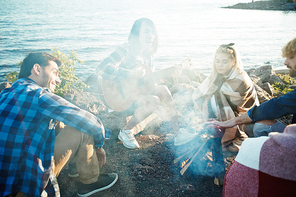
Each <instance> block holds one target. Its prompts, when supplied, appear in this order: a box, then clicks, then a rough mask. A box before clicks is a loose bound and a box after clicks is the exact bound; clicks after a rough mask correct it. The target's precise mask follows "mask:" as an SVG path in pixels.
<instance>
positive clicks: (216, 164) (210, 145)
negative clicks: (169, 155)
mask: <svg viewBox="0 0 296 197" xmlns="http://www.w3.org/2000/svg"><path fill="white" fill-rule="evenodd" d="M219 133H220V131H218V130H217V129H215V128H210V127H207V125H204V126H203V128H202V129H201V130H200V131H199V134H200V135H197V136H196V137H195V138H193V139H192V140H191V141H189V142H188V143H186V144H183V145H180V146H178V151H177V158H176V159H175V160H174V164H175V165H176V166H177V167H180V168H181V170H180V174H181V175H184V173H185V172H186V171H187V169H188V168H189V167H190V166H191V165H192V163H193V162H200V160H201V159H202V158H206V159H208V160H209V161H212V163H213V169H214V170H213V171H214V173H213V175H214V177H215V180H214V183H215V184H216V185H219V186H220V185H223V179H224V175H225V164H224V158H223V153H222V145H221V139H220V138H219V137H218V135H217V134H219ZM208 151H210V152H211V154H210V155H211V156H212V158H211V156H210V155H209V154H207V153H208Z"/></svg>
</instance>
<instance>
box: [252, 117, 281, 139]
mask: <svg viewBox="0 0 296 197" xmlns="http://www.w3.org/2000/svg"><path fill="white" fill-rule="evenodd" d="M285 127H286V125H284V124H283V123H281V122H279V121H277V122H276V123H274V124H273V125H266V124H262V123H255V124H254V127H253V133H254V137H260V136H268V134H269V133H270V132H279V133H283V131H284V129H285Z"/></svg>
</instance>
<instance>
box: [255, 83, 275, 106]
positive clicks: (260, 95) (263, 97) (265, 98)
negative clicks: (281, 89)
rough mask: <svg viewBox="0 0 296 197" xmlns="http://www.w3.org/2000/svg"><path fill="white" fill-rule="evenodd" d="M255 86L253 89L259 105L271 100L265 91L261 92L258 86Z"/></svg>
mask: <svg viewBox="0 0 296 197" xmlns="http://www.w3.org/2000/svg"><path fill="white" fill-rule="evenodd" d="M254 85H255V89H256V91H257V95H258V99H259V103H260V104H261V103H263V102H265V101H268V100H270V99H272V96H271V95H269V94H268V93H267V92H266V91H265V90H263V89H262V88H261V87H260V86H258V85H257V84H254Z"/></svg>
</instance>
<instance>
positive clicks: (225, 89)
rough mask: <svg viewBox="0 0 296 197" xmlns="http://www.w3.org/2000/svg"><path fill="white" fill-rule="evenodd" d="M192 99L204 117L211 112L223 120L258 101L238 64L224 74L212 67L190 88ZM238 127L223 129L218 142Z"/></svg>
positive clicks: (246, 109) (251, 84)
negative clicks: (192, 90) (211, 69)
mask: <svg viewBox="0 0 296 197" xmlns="http://www.w3.org/2000/svg"><path fill="white" fill-rule="evenodd" d="M193 101H194V103H195V106H196V107H197V108H198V109H200V110H201V111H202V114H203V118H204V119H205V121H207V120H208V119H209V118H211V117H213V116H212V115H211V114H214V117H215V118H217V119H218V121H226V120H229V119H232V118H234V117H236V116H239V115H240V114H243V113H246V112H247V111H248V110H249V109H250V108H252V107H253V106H254V105H258V104H259V101H258V98H257V92H256V90H255V87H254V84H253V82H252V81H251V79H250V77H249V76H248V74H247V73H246V72H245V71H244V70H241V69H238V68H232V71H231V72H230V73H229V74H228V75H227V76H222V75H221V74H218V73H217V72H216V71H215V69H214V70H213V72H212V73H211V74H210V75H209V76H208V77H207V78H206V79H205V80H204V81H203V82H202V83H201V84H200V86H199V87H198V88H197V89H196V90H195V91H194V93H193ZM238 131H240V130H239V128H238V127H234V128H229V129H226V131H225V133H224V135H223V138H222V143H225V142H227V141H229V140H231V139H234V138H235V137H236V136H237V132H238Z"/></svg>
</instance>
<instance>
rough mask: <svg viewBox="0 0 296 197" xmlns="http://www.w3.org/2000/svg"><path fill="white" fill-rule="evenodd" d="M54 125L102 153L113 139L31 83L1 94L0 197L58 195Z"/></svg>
mask: <svg viewBox="0 0 296 197" xmlns="http://www.w3.org/2000/svg"><path fill="white" fill-rule="evenodd" d="M53 120H58V121H61V122H63V123H65V124H66V125H69V126H71V127H74V128H76V129H78V130H80V131H82V132H84V133H87V134H90V135H92V136H93V138H94V141H95V144H96V146H98V147H101V146H102V145H103V143H104V139H105V137H106V138H107V137H109V136H105V129H104V127H103V124H102V123H101V121H100V120H99V119H98V118H96V117H95V116H94V115H92V114H91V113H89V112H87V111H84V110H82V109H79V108H78V107H76V106H75V105H73V104H71V103H69V102H68V101H66V100H65V99H63V98H61V97H59V96H57V95H55V94H53V93H51V92H50V91H49V90H48V89H46V88H41V87H40V86H39V85H37V83H35V82H34V81H33V80H31V79H28V78H25V79H19V80H17V81H16V82H15V83H13V84H12V87H10V88H7V89H4V90H3V91H2V92H1V94H0V196H5V195H7V194H10V193H12V192H15V191H22V192H23V193H24V194H26V195H27V196H43V195H46V194H47V195H49V196H59V195H60V194H59V187H58V184H57V180H56V177H55V176H54V175H53V171H52V167H53V155H54V141H55V131H54V126H52V125H53ZM106 135H109V134H107V133H106Z"/></svg>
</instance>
